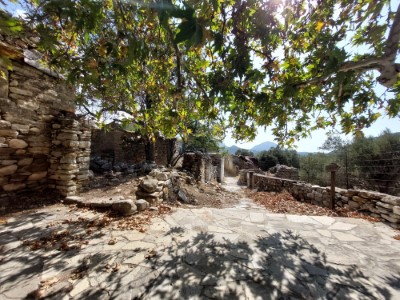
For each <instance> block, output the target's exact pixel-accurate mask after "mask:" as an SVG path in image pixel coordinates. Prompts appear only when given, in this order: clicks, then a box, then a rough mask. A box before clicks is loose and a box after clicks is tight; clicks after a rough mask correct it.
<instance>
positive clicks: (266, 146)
mask: <svg viewBox="0 0 400 300" xmlns="http://www.w3.org/2000/svg"><path fill="white" fill-rule="evenodd" d="M276 146H278V145H277V144H275V143H273V142H264V143H261V144H259V145H256V146H254V147H253V148H251V149H250V151H251V152H253V153H254V154H256V153H258V152H261V151H266V150H269V149H270V148H272V147H276Z"/></svg>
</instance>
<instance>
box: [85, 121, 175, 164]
mask: <svg viewBox="0 0 400 300" xmlns="http://www.w3.org/2000/svg"><path fill="white" fill-rule="evenodd" d="M176 150H177V149H176V143H175V139H165V138H163V137H157V138H156V141H155V153H154V154H155V163H156V164H157V165H164V166H166V165H168V164H169V162H170V160H171V158H172V156H173V155H174V153H175V152H176ZM91 157H92V160H93V159H97V158H101V159H102V160H107V161H108V162H109V163H110V165H113V166H115V165H117V164H120V163H127V164H137V163H141V162H144V161H146V152H145V146H144V143H143V141H142V140H141V138H140V137H139V134H138V133H135V132H129V131H126V130H123V128H122V127H121V126H120V125H119V124H118V123H115V122H113V123H110V124H108V125H107V127H106V128H104V129H93V131H92V147H91Z"/></svg>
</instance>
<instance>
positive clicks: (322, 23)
mask: <svg viewBox="0 0 400 300" xmlns="http://www.w3.org/2000/svg"><path fill="white" fill-rule="evenodd" d="M323 26H324V22H321V21H318V22H317V25H315V29H316V30H317V31H318V32H320V31H321V29H322V27H323Z"/></svg>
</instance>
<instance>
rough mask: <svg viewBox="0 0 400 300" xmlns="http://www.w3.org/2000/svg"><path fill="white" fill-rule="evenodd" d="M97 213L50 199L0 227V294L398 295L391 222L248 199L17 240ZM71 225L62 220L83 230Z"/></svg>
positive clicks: (399, 264) (399, 246)
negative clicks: (49, 242)
mask: <svg viewBox="0 0 400 300" xmlns="http://www.w3.org/2000/svg"><path fill="white" fill-rule="evenodd" d="M239 193H240V191H239ZM96 214H98V213H96V212H92V211H79V210H73V211H71V210H70V209H69V207H67V206H62V205H57V206H52V207H47V208H44V209H40V210H38V211H36V212H32V213H27V214H22V215H18V216H15V217H13V218H10V219H8V221H7V224H3V225H0V245H1V246H0V255H1V256H0V299H23V298H26V297H27V295H28V294H29V293H32V292H33V291H35V290H36V289H37V288H38V286H39V284H40V282H41V281H43V280H44V281H50V283H49V290H48V291H47V295H49V294H51V293H50V292H49V291H50V289H53V290H54V291H63V292H59V293H57V294H54V295H53V296H51V295H50V296H49V299H400V241H397V240H395V239H393V236H394V235H395V234H396V232H395V231H394V230H393V229H391V228H390V227H388V226H386V225H384V224H382V223H370V222H368V221H365V220H361V219H349V218H332V217H326V216H322V217H309V216H294V215H284V214H273V213H269V212H267V211H265V210H264V209H263V208H262V207H260V206H258V205H256V204H254V203H252V202H251V201H250V200H246V199H242V201H241V203H240V204H238V205H237V206H235V207H230V208H224V209H216V208H205V207H203V208H186V209H184V208H179V209H176V210H174V211H173V213H172V214H169V215H164V216H163V217H160V218H158V219H156V220H155V221H154V222H153V224H151V225H150V226H149V228H148V230H147V231H146V232H144V233H141V232H137V231H115V230H110V229H109V228H107V227H105V228H103V229H99V230H98V231H97V232H95V233H93V235H91V237H90V240H88V244H87V245H86V246H85V247H83V248H82V249H77V250H69V251H59V250H56V249H49V250H45V249H38V250H35V251H32V250H30V249H29V248H27V247H26V246H24V245H22V241H23V240H27V239H29V240H32V239H37V238H39V237H41V236H45V235H46V234H48V233H49V232H50V231H51V230H52V227H51V226H49V225H51V223H52V222H55V221H57V220H62V219H70V220H76V219H78V218H79V217H81V218H95V217H96ZM72 223H73V222H72ZM72 223H69V224H63V225H62V226H64V229H67V230H69V231H74V232H77V231H79V230H81V231H84V229H82V228H79V227H76V226H75V227H74V226H73V225H72ZM110 240H114V241H115V244H113V243H109V241H110ZM63 287H64V289H63ZM36 296H38V295H36Z"/></svg>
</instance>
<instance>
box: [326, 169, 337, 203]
mask: <svg viewBox="0 0 400 300" xmlns="http://www.w3.org/2000/svg"><path fill="white" fill-rule="evenodd" d="M339 169H340V166H339V165H338V164H335V163H331V164H329V165H327V166H326V167H325V171H326V172H331V209H332V210H335V186H336V171H337V170H339Z"/></svg>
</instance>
